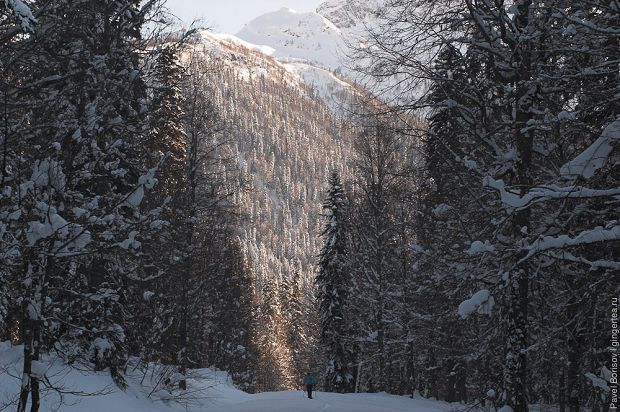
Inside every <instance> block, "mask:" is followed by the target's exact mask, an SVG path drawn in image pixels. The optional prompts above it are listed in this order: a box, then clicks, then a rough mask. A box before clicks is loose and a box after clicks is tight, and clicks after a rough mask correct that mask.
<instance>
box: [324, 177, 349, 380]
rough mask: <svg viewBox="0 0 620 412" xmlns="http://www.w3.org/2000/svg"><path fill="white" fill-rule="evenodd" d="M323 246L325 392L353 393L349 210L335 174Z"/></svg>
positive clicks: (327, 200) (331, 180) (326, 202)
mask: <svg viewBox="0 0 620 412" xmlns="http://www.w3.org/2000/svg"><path fill="white" fill-rule="evenodd" d="M323 211H324V217H325V229H324V230H323V233H322V236H323V239H324V244H323V247H322V249H321V253H320V255H319V261H318V267H317V274H316V279H315V282H316V285H317V300H318V304H319V312H320V317H321V338H320V344H321V348H322V349H323V352H324V356H325V360H326V362H327V365H326V371H325V372H324V374H325V377H324V379H325V384H324V386H325V389H326V390H329V391H335V392H349V391H352V390H353V373H352V371H351V368H352V366H353V365H352V364H353V362H352V360H353V359H352V358H353V354H352V342H351V339H350V336H349V335H350V327H351V325H350V319H347V315H346V313H347V304H348V294H349V292H350V288H351V268H350V265H349V261H348V243H349V242H350V236H351V235H350V233H349V228H348V225H349V221H348V210H347V203H346V197H345V194H344V189H343V187H342V183H341V181H340V176H339V174H338V173H337V172H332V173H331V174H330V176H329V179H328V189H327V194H326V197H325V200H324V202H323Z"/></svg>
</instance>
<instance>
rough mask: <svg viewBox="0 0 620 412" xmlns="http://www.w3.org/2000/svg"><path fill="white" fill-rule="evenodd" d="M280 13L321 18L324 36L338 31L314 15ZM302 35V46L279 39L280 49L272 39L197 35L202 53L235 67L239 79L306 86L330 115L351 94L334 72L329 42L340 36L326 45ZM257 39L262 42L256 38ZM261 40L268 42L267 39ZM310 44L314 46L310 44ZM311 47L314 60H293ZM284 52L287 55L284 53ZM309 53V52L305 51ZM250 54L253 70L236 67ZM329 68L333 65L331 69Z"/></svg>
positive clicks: (348, 84) (335, 60)
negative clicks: (264, 78) (257, 78)
mask: <svg viewBox="0 0 620 412" xmlns="http://www.w3.org/2000/svg"><path fill="white" fill-rule="evenodd" d="M283 10H284V9H283ZM281 12H282V13H283V14H284V15H287V14H291V15H299V16H306V17H309V18H308V19H307V20H306V21H305V23H309V22H314V23H316V22H317V20H316V19H321V21H322V22H324V23H326V24H328V26H326V27H327V33H329V32H330V31H333V30H338V29H336V28H335V27H334V26H333V25H331V24H330V23H329V22H327V21H325V20H324V19H322V18H321V17H320V16H318V15H317V14H315V13H306V14H299V13H295V12H293V11H291V10H290V9H286V11H281ZM272 14H273V15H276V14H280V12H276V13H272ZM267 16H270V15H267ZM267 16H265V17H267ZM280 17H281V16H280ZM277 20H278V18H275V20H274V21H277ZM308 27H312V26H308ZM281 29H283V28H281ZM277 30H278V29H276V28H274V33H275V32H277ZM257 33H258V32H257ZM307 33H310V32H307ZM300 36H301V34H300ZM305 36H308V40H309V42H310V43H308V44H305V43H303V42H298V43H296V44H295V45H293V43H287V41H284V40H282V39H283V38H282V37H280V40H282V42H281V43H282V44H284V48H282V47H281V48H279V49H276V48H274V47H273V46H278V44H274V43H277V42H278V41H279V40H277V39H276V37H275V36H274V38H273V39H272V40H274V41H271V42H269V43H267V42H261V41H250V40H248V39H242V38H240V37H238V36H234V35H230V34H222V33H214V32H211V31H207V30H204V31H200V33H199V38H200V42H201V43H202V46H204V49H203V50H204V51H208V52H209V53H213V54H215V55H218V56H220V57H221V58H222V61H223V62H225V63H227V64H230V65H231V67H234V68H235V70H236V71H237V72H238V73H239V75H240V76H242V77H246V78H247V77H248V76H251V75H257V76H260V75H265V76H268V77H269V76H271V77H272V78H273V77H274V76H276V77H278V79H279V80H280V81H284V82H285V83H287V84H288V85H292V86H295V85H298V86H300V85H305V86H308V87H310V88H312V89H314V90H315V92H316V93H317V94H318V96H319V97H321V98H322V99H323V101H324V103H326V104H327V106H328V107H329V108H330V109H331V110H332V111H333V112H338V111H339V110H340V109H341V108H342V106H343V103H344V101H346V100H347V95H350V94H351V93H354V86H353V83H352V82H350V81H349V80H347V79H346V78H345V77H344V76H342V75H339V74H336V73H334V72H333V70H334V69H338V67H339V66H338V65H339V63H338V61H339V60H338V57H337V54H336V51H335V50H336V46H335V43H330V42H331V41H332V40H333V41H335V42H337V41H340V40H339V37H335V38H334V39H329V41H328V42H327V43H325V42H323V43H319V42H318V38H319V37H321V36H319V37H317V38H314V40H312V35H311V34H306V35H305ZM329 36H330V35H329V34H325V35H324V36H323V37H322V38H323V39H327V38H328V37H329ZM300 38H301V37H300ZM256 40H261V39H260V38H257V39H256ZM263 40H269V38H268V36H267V37H265V38H264V39H263ZM313 41H315V42H316V43H312V42H313ZM268 44H271V45H268ZM325 44H331V46H329V47H325V46H324V45H325ZM287 45H290V48H289V49H287V47H288V46H287ZM306 47H309V48H306ZM312 47H316V48H317V49H316V50H315V52H316V53H315V54H314V56H315V57H316V59H315V60H313V59H302V58H298V57H295V56H296V55H298V56H303V55H304V54H306V55H308V54H309V55H310V56H311V55H312V51H311V50H312ZM283 50H286V51H287V52H283ZM308 50H310V51H309V52H308ZM289 52H290V53H289ZM249 54H251V55H252V56H251V59H250V60H252V61H253V62H254V63H253V65H252V67H249V68H248V67H246V65H245V64H239V62H240V61H248V58H247V56H248V55H249ZM306 57H308V56H306ZM330 65H331V66H333V67H332V68H331V69H330ZM283 70H284V71H286V72H287V75H282V74H281V72H282V71H283ZM304 89H305V88H304V87H301V88H300V93H305V91H304Z"/></svg>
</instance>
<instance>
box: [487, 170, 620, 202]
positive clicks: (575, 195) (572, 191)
mask: <svg viewBox="0 0 620 412" xmlns="http://www.w3.org/2000/svg"><path fill="white" fill-rule="evenodd" d="M483 185H484V186H485V187H490V188H493V189H495V190H497V191H499V192H500V196H501V199H502V203H504V204H505V205H507V206H510V207H514V208H517V209H520V208H524V207H527V206H529V205H530V204H532V203H538V202H544V201H547V200H551V199H583V198H593V197H611V196H619V195H620V187H617V188H613V189H607V190H598V189H589V188H587V187H581V186H574V187H564V186H557V185H547V186H539V187H534V188H532V190H530V191H529V192H527V193H526V194H524V195H523V196H520V195H519V194H518V193H515V192H513V191H510V190H506V185H505V183H504V181H503V180H501V179H499V180H495V179H493V178H492V177H489V176H487V177H485V178H484V181H483Z"/></svg>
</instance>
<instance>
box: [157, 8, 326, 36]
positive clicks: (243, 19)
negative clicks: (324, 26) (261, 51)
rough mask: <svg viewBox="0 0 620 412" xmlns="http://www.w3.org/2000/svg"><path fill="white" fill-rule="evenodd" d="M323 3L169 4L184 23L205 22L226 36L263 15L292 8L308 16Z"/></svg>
mask: <svg viewBox="0 0 620 412" xmlns="http://www.w3.org/2000/svg"><path fill="white" fill-rule="evenodd" d="M321 3H322V0H260V1H257V0H228V1H222V0H168V1H167V4H168V7H169V8H170V10H171V11H172V13H174V14H175V15H176V16H177V17H179V18H180V19H181V20H182V21H183V22H185V23H190V22H192V21H193V20H194V19H199V18H202V19H204V23H205V24H206V25H207V26H209V27H211V28H213V29H214V30H216V31H218V32H222V33H237V32H238V31H239V30H241V29H242V28H243V25H244V24H245V23H247V22H249V21H250V20H252V19H253V18H255V17H258V16H260V15H262V14H265V13H268V12H271V11H275V10H278V9H280V8H282V7H290V8H292V9H294V10H296V11H300V12H307V11H313V10H315V9H316V8H317V6H318V5H319V4H321Z"/></svg>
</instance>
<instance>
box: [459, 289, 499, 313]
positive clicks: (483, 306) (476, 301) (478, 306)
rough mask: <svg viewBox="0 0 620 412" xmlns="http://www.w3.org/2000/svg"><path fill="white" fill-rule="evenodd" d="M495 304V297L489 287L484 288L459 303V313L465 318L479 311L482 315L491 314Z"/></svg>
mask: <svg viewBox="0 0 620 412" xmlns="http://www.w3.org/2000/svg"><path fill="white" fill-rule="evenodd" d="M494 305H495V299H493V296H492V295H491V292H489V291H488V290H487V289H482V290H480V291H478V292H476V293H474V295H473V296H472V297H471V298H469V299H467V300H465V301H463V302H461V304H460V305H459V315H460V316H461V318H463V319H467V318H468V317H469V316H470V315H471V314H472V313H474V312H478V313H480V314H481V315H490V314H491V310H493V306H494Z"/></svg>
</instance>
